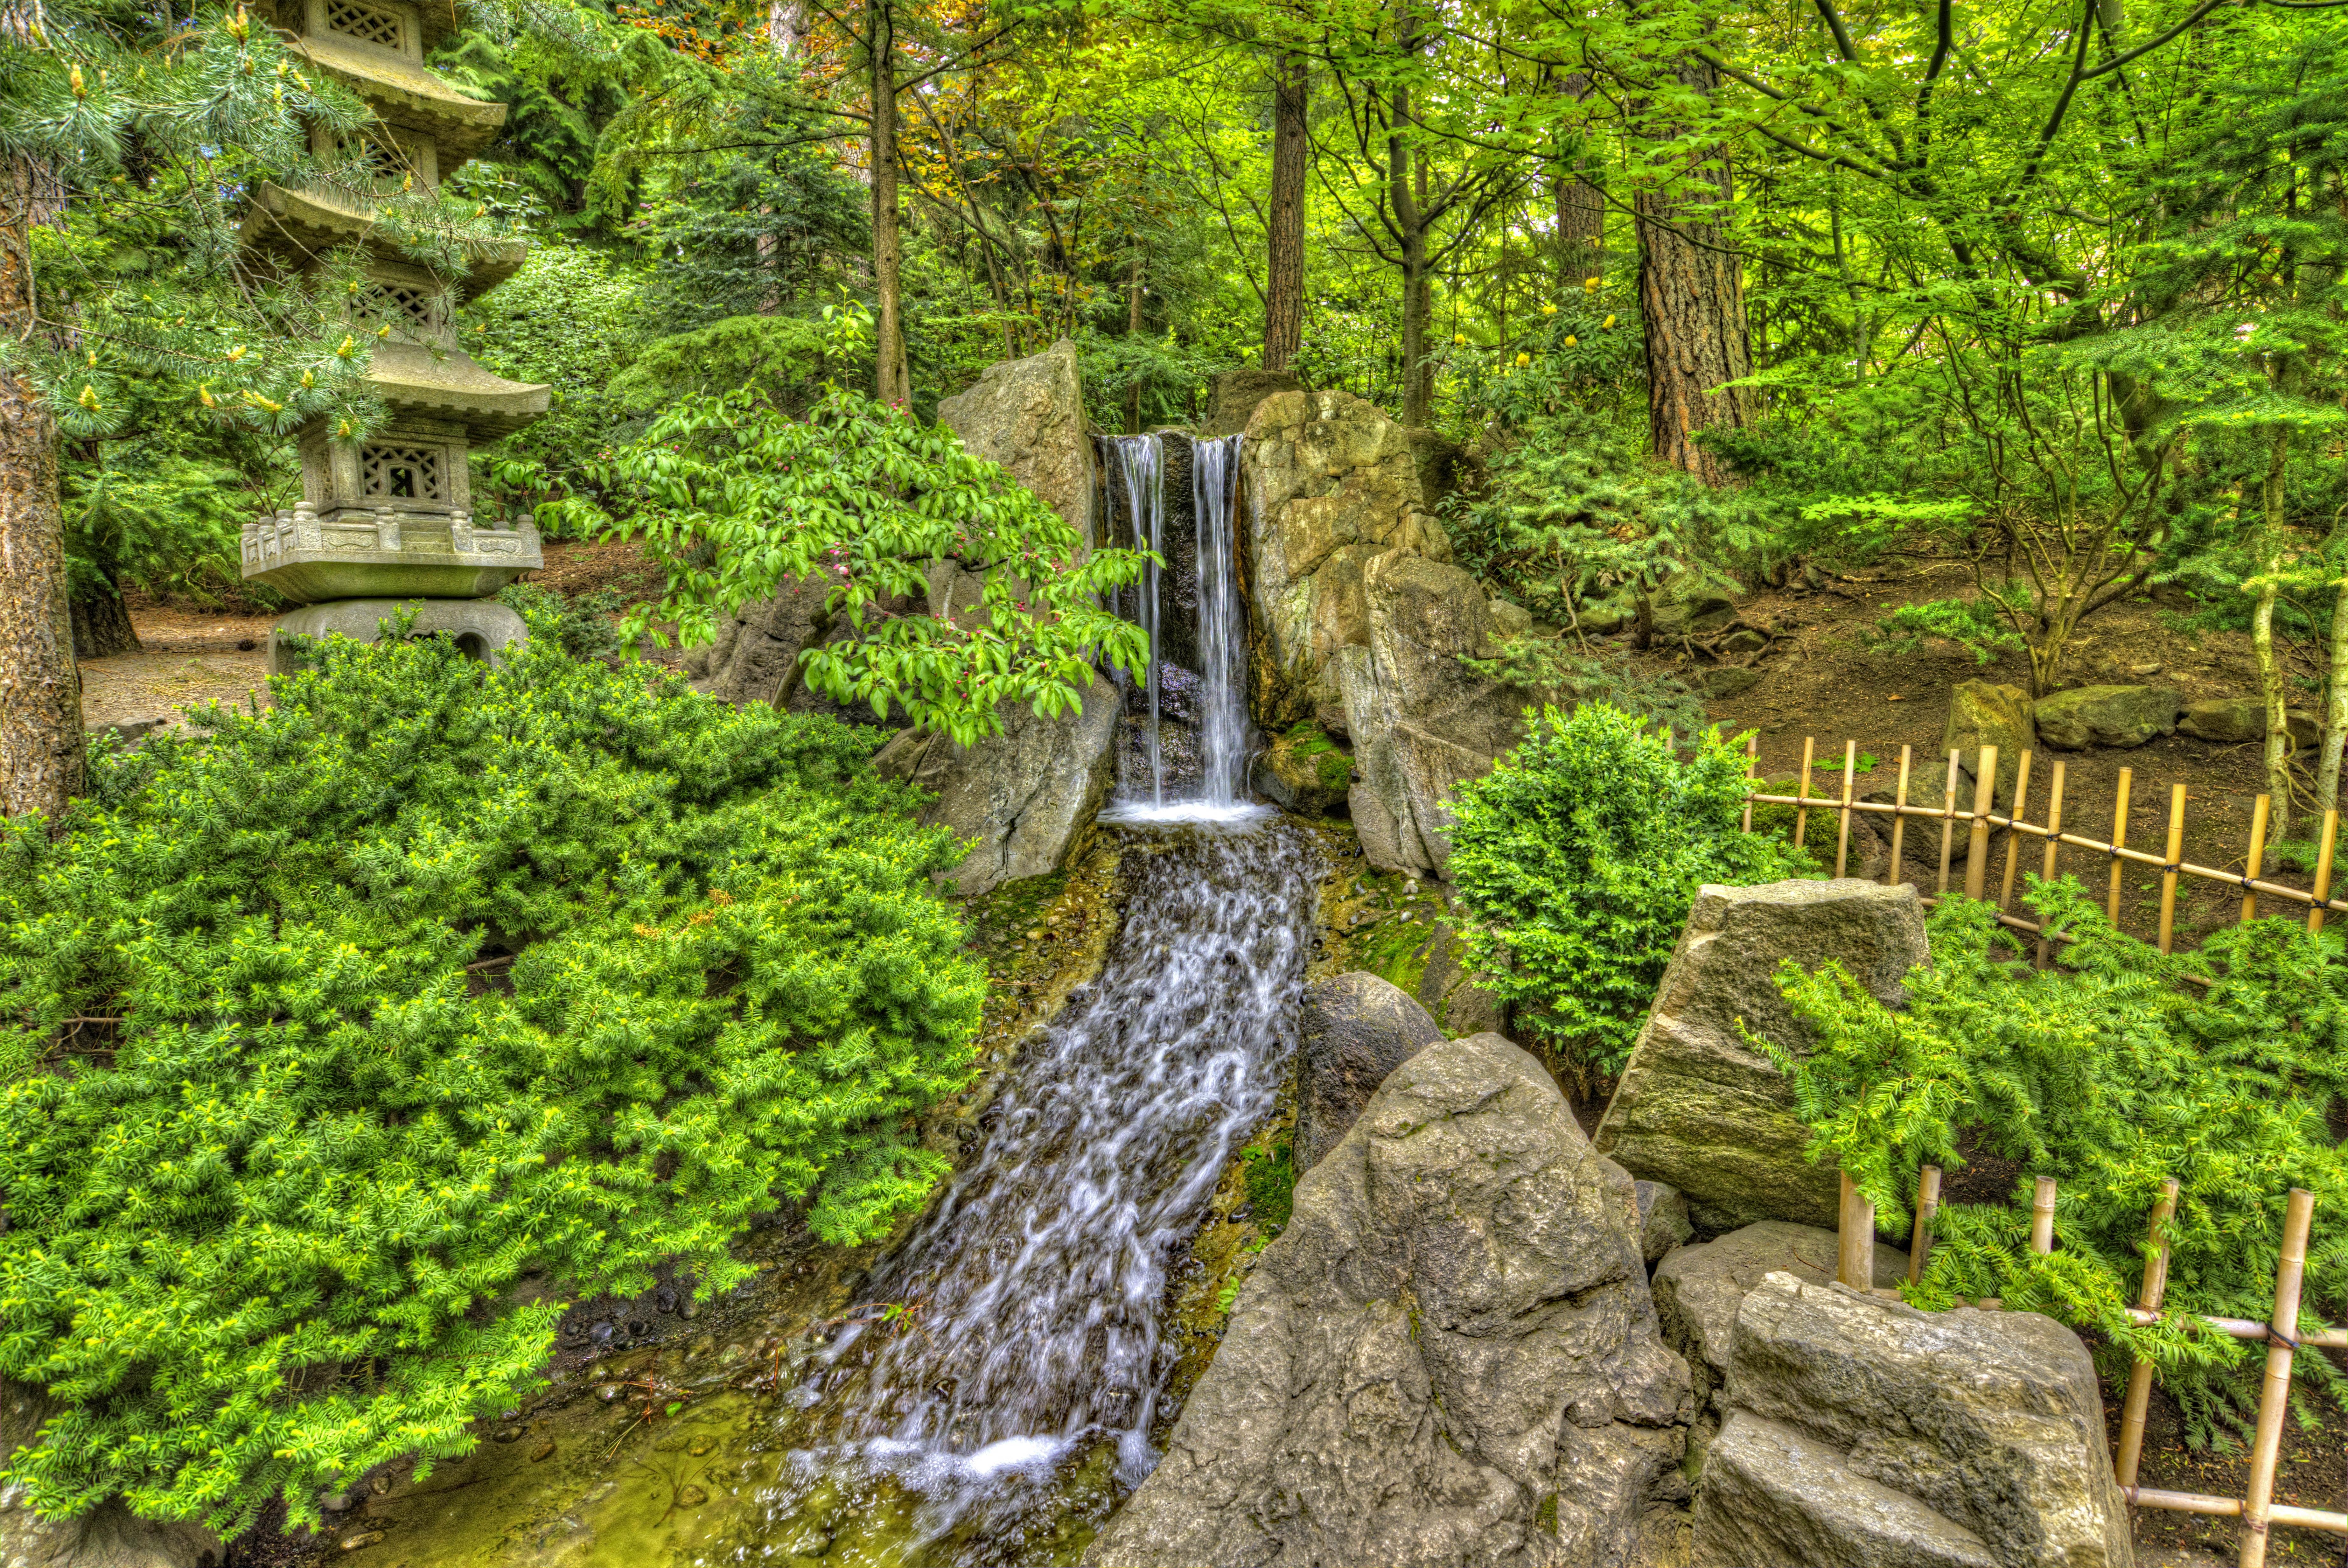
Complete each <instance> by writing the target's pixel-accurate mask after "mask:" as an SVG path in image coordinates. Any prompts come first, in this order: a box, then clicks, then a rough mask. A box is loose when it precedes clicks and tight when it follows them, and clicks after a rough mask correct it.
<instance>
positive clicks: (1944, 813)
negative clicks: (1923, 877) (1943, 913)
mask: <svg viewBox="0 0 2348 1568" xmlns="http://www.w3.org/2000/svg"><path fill="white" fill-rule="evenodd" d="M1956 824H1957V753H1955V752H1953V751H1952V752H1950V753H1949V788H1948V791H1947V793H1945V794H1943V795H1942V796H1941V881H1940V883H1939V885H1938V886H1936V887H1935V888H1934V889H1933V890H1932V891H1933V892H1937V893H1939V894H1940V895H1941V896H1942V897H1944V898H1945V897H1947V896H1948V892H1949V850H1950V847H1951V844H1952V840H1953V837H1954V835H1955V832H1956Z"/></svg>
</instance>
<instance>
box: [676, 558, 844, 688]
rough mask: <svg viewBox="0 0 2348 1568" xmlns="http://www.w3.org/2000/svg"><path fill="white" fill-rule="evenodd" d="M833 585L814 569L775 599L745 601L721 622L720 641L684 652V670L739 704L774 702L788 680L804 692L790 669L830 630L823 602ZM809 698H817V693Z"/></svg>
mask: <svg viewBox="0 0 2348 1568" xmlns="http://www.w3.org/2000/svg"><path fill="white" fill-rule="evenodd" d="M833 586H834V580H833V578H832V577H831V575H830V574H829V573H823V572H811V573H808V575H807V576H806V577H804V578H802V579H800V580H799V581H798V582H797V583H788V584H786V585H785V586H784V588H783V590H782V592H780V593H777V594H776V595H775V596H774V597H773V598H771V599H762V600H759V601H757V602H756V603H749V604H745V605H743V606H742V607H741V608H740V609H739V610H736V612H735V613H734V614H731V615H729V616H727V617H726V618H725V619H724V620H722V621H720V622H719V623H718V625H717V638H716V641H715V642H713V643H711V644H709V645H707V646H705V647H699V648H693V649H689V650H687V651H686V653H685V674H686V675H687V676H691V677H693V681H694V685H695V686H696V687H698V688H699V689H700V690H702V691H705V692H706V693H708V694H709V695H710V696H714V697H716V698H717V699H718V700H720V701H722V702H730V703H733V704H735V705H736V707H739V706H740V705H741V704H743V703H746V702H773V701H775V700H776V698H777V697H778V696H784V695H785V687H786V683H788V686H789V689H790V692H791V693H792V694H793V695H796V694H798V693H801V692H805V691H806V690H807V687H806V685H805V683H804V682H803V681H800V680H798V679H795V678H794V677H793V676H792V671H793V670H794V668H795V667H796V666H797V665H798V657H799V651H800V650H801V649H803V648H805V647H807V646H808V644H809V643H811V642H815V641H817V640H819V639H820V638H821V637H823V636H824V635H825V634H826V633H827V632H828V631H829V627H830V620H829V617H828V616H827V615H826V614H824V607H823V604H824V599H825V596H826V595H827V594H829V593H830V591H831V589H832V587H833ZM805 700H806V701H808V702H812V701H814V700H815V698H814V696H813V694H809V695H808V697H807V698H806V699H805ZM795 706H796V705H795Z"/></svg>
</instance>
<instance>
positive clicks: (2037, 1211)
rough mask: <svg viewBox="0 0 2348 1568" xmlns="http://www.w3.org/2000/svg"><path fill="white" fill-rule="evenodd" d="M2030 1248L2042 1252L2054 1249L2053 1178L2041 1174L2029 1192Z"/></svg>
mask: <svg viewBox="0 0 2348 1568" xmlns="http://www.w3.org/2000/svg"><path fill="white" fill-rule="evenodd" d="M2030 1250H2031V1251H2032V1252H2034V1253H2040V1254H2042V1255H2043V1254H2044V1253H2051V1252H2053V1251H2054V1250H2055V1178H2054V1177H2052V1176H2041V1177H2040V1178H2038V1182H2037V1185H2036V1187H2035V1188H2034V1189H2033V1190H2032V1191H2031V1194H2030Z"/></svg>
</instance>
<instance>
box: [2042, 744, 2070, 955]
mask: <svg viewBox="0 0 2348 1568" xmlns="http://www.w3.org/2000/svg"><path fill="white" fill-rule="evenodd" d="M2064 767H2065V764H2064V763H2062V762H2060V761H2057V762H2056V763H2055V778H2054V780H2053V784H2054V799H2051V800H2049V801H2048V802H2047V803H2046V855H2045V858H2044V861H2041V862H2040V864H2039V868H2038V880H2039V881H2040V882H2053V881H2054V880H2055V857H2057V856H2058V855H2060V854H2061V853H2062V852H2063V769H2064ZM2038 924H2039V928H2040V932H2041V934H2040V936H2039V938H2038V956H2037V959H2036V960H2035V962H2036V964H2037V965H2038V967H2039V968H2041V969H2044V968H2045V967H2046V960H2047V959H2048V957H2049V956H2050V955H2051V954H2053V952H2054V950H2055V944H2053V943H2052V942H2050V941H2048V940H2047V939H2046V937H2045V935H2044V928H2045V924H2046V912H2045V911H2044V910H2043V909H2042V910H2040V911H2039V912H2038Z"/></svg>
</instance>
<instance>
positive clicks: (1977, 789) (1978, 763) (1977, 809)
mask: <svg viewBox="0 0 2348 1568" xmlns="http://www.w3.org/2000/svg"><path fill="white" fill-rule="evenodd" d="M1996 794H1997V748H1996V747H1994V746H1984V747H1982V748H1981V751H1980V753H1979V754H1978V755H1977V756H1975V757H1974V758H1973V827H1972V837H1971V838H1970V839H1967V840H1966V841H1965V896H1966V897H1967V898H1979V897H1981V895H1982V890H1983V889H1985V888H1986V887H1987V886H1988V885H1989V809H1990V806H1991V804H1992V802H1993V801H1994V800H1995V799H1996Z"/></svg>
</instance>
